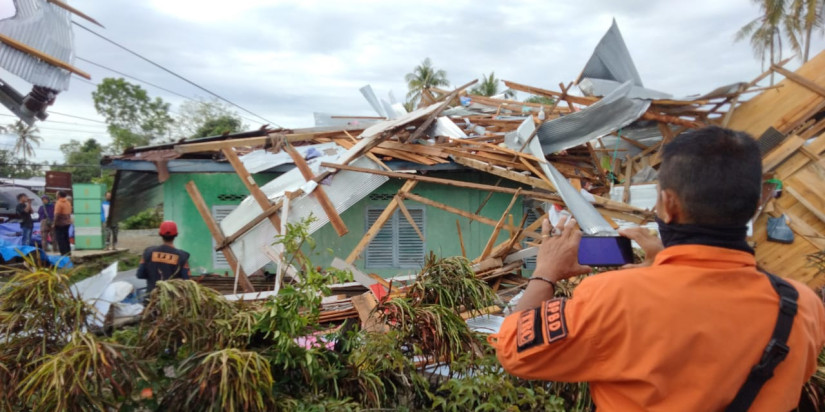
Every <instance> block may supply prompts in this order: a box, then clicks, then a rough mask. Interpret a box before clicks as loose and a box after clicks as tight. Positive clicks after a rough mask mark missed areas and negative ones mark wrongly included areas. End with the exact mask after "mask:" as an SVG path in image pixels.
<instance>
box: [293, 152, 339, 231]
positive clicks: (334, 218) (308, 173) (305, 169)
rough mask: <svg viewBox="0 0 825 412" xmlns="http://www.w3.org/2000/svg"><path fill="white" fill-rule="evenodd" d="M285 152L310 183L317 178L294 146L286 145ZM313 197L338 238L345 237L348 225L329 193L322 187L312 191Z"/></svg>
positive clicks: (319, 186)
mask: <svg viewBox="0 0 825 412" xmlns="http://www.w3.org/2000/svg"><path fill="white" fill-rule="evenodd" d="M284 151H285V152H287V153H288V154H289V157H291V158H292V161H293V162H295V167H297V168H298V170H299V171H300V172H301V175H302V176H304V179H305V180H306V181H307V182H309V181H313V179H315V176H313V174H312V169H310V168H309V165H308V164H307V162H306V160H304V158H303V157H302V156H301V155H300V154H299V153H298V151H297V150H295V148H294V147H292V145H289V144H287V145H284ZM312 196H314V197H315V200H317V201H318V203H319V204H320V205H321V208H322V209H324V213H325V214H326V215H327V218H329V223H331V224H332V227H333V228H334V229H335V233H337V234H338V236H344V235H346V234H347V233H348V232H349V229H347V225H346V224H345V223H344V220H343V219H341V215H339V214H338V211H337V210H335V206H334V205H333V204H332V201H330V200H329V197H328V196H327V193H326V192H325V191H324V189H323V188H321V185H318V187H316V188H315V190H313V191H312Z"/></svg>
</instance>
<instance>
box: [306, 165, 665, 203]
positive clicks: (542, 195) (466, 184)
mask: <svg viewBox="0 0 825 412" xmlns="http://www.w3.org/2000/svg"><path fill="white" fill-rule="evenodd" d="M321 167H328V168H331V169H338V170H350V171H353V172H361V173H371V174H377V175H381V176H387V177H393V178H396V179H405V180H414V181H419V182H427V183H436V184H442V185H446V186H453V187H462V188H465V189H476V190H483V191H490V192H497V193H507V194H511V195H513V194H515V193H516V189H512V188H509V187H498V186H493V185H484V184H480V183H471V182H464V181H460V180H450V179H441V178H437V177H430V176H422V175H418V174H412V173H401V172H386V171H383V170H373V169H367V168H363V167H355V166H348V165H342V164H336V163H327V162H323V163H321ZM521 194H522V196H527V197H532V198H536V199H541V200H546V201H550V202H553V203H558V201H559V199H560V198H559V197H558V196H557V195H553V194H550V193H543V192H535V191H528V190H523V191H521ZM594 198H595V202H594V204H595V205H596V206H601V207H604V208H607V209H613V210H616V211H619V212H627V213H641V214H642V215H645V216H647V215H652V214H651V213H650V211H647V210H644V209H641V208H638V207H634V206H630V205H626V204H624V203H621V202H616V201H613V200H610V199H607V198H605V197H602V196H594Z"/></svg>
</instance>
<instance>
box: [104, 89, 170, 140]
mask: <svg viewBox="0 0 825 412" xmlns="http://www.w3.org/2000/svg"><path fill="white" fill-rule="evenodd" d="M92 99H93V100H94V104H95V110H97V112H98V113H99V114H100V115H101V116H103V118H104V119H106V123H107V124H108V125H109V134H110V135H111V136H112V149H113V150H114V151H115V152H118V153H120V152H122V151H123V150H125V149H126V148H128V147H133V146H143V145H147V144H149V143H150V142H151V141H152V140H154V139H155V138H158V137H163V136H166V135H168V133H169V131H170V128H171V126H172V124H173V120H172V117H171V116H170V115H169V103H166V102H164V101H163V100H162V99H161V98H159V97H155V98H154V99H152V98H151V97H149V94H148V93H147V92H146V90H144V89H143V88H142V87H140V86H138V85H136V84H132V83H129V82H127V81H126V80H124V79H122V78H119V79H114V78H105V79H103V81H101V82H100V84H99V85H98V86H97V90H95V91H94V92H92Z"/></svg>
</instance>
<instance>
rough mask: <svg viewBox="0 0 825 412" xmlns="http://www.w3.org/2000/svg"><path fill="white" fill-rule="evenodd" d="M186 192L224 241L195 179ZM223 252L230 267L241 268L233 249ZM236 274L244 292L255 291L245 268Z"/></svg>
mask: <svg viewBox="0 0 825 412" xmlns="http://www.w3.org/2000/svg"><path fill="white" fill-rule="evenodd" d="M186 192H187V193H189V198H190V199H192V203H194V204H195V209H197V210H198V213H200V215H201V219H203V222H204V223H205V224H206V227H207V228H208V229H209V232H210V233H211V234H212V238H213V239H215V242H216V243H219V244H220V243H223V232H222V231H221V227H220V226H219V225H218V222H216V221H215V218H214V217H212V214H211V213H209V208H208V207H207V206H206V202H205V201H204V200H203V196H202V195H201V192H200V190H198V186H197V185H196V184H195V182H194V181H191V180H190V181H189V182H188V183H187V184H186ZM221 252H222V253H223V256H224V258H226V263H227V264H229V267H230V268H239V266H238V259H237V258H236V257H235V253H234V252H232V250H231V249H229V248H225V249H223V250H221ZM235 276H237V277H238V281H239V283H240V286H241V288H242V289H243V290H244V292H247V293H249V292H254V291H255V288H254V287H253V286H252V283H250V282H249V279H248V278H247V277H246V274H245V273H244V272H243V269H240V268H239V269H238V270H237V272H236V273H235Z"/></svg>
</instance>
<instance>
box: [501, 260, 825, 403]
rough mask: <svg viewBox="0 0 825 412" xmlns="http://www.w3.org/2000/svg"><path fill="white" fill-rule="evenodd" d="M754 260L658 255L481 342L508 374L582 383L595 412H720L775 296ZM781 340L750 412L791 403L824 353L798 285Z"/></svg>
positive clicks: (757, 343)
mask: <svg viewBox="0 0 825 412" xmlns="http://www.w3.org/2000/svg"><path fill="white" fill-rule="evenodd" d="M755 265H756V262H755V259H754V257H753V255H751V254H749V253H746V252H741V251H736V250H732V249H723V248H717V247H710V246H699V245H682V246H673V247H669V248H666V249H665V250H664V251H662V252H660V253H659V255H658V256H657V257H656V260H655V263H654V264H653V265H652V266H651V267H647V268H640V269H629V270H621V271H614V272H607V273H602V274H598V275H594V276H591V277H589V278H587V279H585V280H584V281H583V282H582V283H581V284H580V285H579V286H578V287H577V288H576V290H575V292H574V294H573V297H572V298H571V299H561V298H556V299H552V300H549V301H547V302H544V303H543V304H542V306H541V307H540V308H536V309H535V310H526V311H522V312H517V313H514V314H511V315H510V316H508V317H507V318H506V319H505V321H504V325H503V326H502V328H501V330H500V331H499V332H498V333H497V334H494V335H491V336H490V342H491V343H492V344H493V346H494V347H495V348H496V350H497V353H498V359H499V360H500V361H501V364H502V365H503V366H504V368H505V369H506V370H507V371H508V372H510V373H512V374H513V375H516V376H520V377H522V378H527V379H540V380H549V381H561V382H581V381H587V382H590V384H591V391H592V396H593V400H594V402H595V403H596V405H597V406H598V409H599V410H600V411H623V412H624V411H669V412H670V411H719V410H723V409H724V408H725V407H726V406H727V405H728V404H729V403H730V402H731V401H732V400H733V397H734V396H735V395H736V393H737V391H738V390H739V388H740V386H741V385H742V383H744V381H745V378H746V376H747V375H748V373H749V372H750V370H751V368H752V367H753V366H754V365H756V364H757V362H758V361H759V359H760V358H761V356H762V352H763V350H764V349H765V345H766V344H767V343H768V341H769V340H770V337H771V334H772V332H773V328H774V325H775V323H776V318H777V314H778V312H779V297H778V295H777V294H776V292H775V291H774V289H773V287H771V284H770V281H769V280H768V278H767V276H766V275H765V274H763V273H761V272H759V271H757V270H756V266H755ZM788 281H789V282H790V283H791V284H792V285H793V286H794V287H795V288H796V289H797V290H798V291H799V301H798V306H799V310H798V313H797V315H796V317H795V319H794V324H793V328H792V330H791V335H790V337H789V338H788V346H789V347H790V353H789V354H788V357H787V358H786V359H785V361H783V362H782V363H780V364H779V366H778V367H777V368H776V370H775V372H774V376H773V378H771V379H770V380H769V381H768V382H767V383H766V384H765V386H763V387H762V390H761V391H760V392H759V395H758V396H757V398H756V400H755V402H754V403H753V405H752V407H751V411H771V412H774V411H787V410H791V409H793V408H795V407H796V405H797V403H798V402H799V397H800V393H801V390H802V385H803V384H804V383H805V382H806V381H807V380H808V378H809V377H810V376H811V375H812V374H813V373H814V371H815V369H816V362H817V356H818V355H819V353H820V350H821V349H822V347H823V344H825V309H824V308H823V303H822V300H821V299H820V298H819V297H818V296H817V295H816V293H814V292H813V291H812V290H811V289H810V288H809V287H808V286H806V285H803V284H801V283H799V282H794V281H792V280H788Z"/></svg>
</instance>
